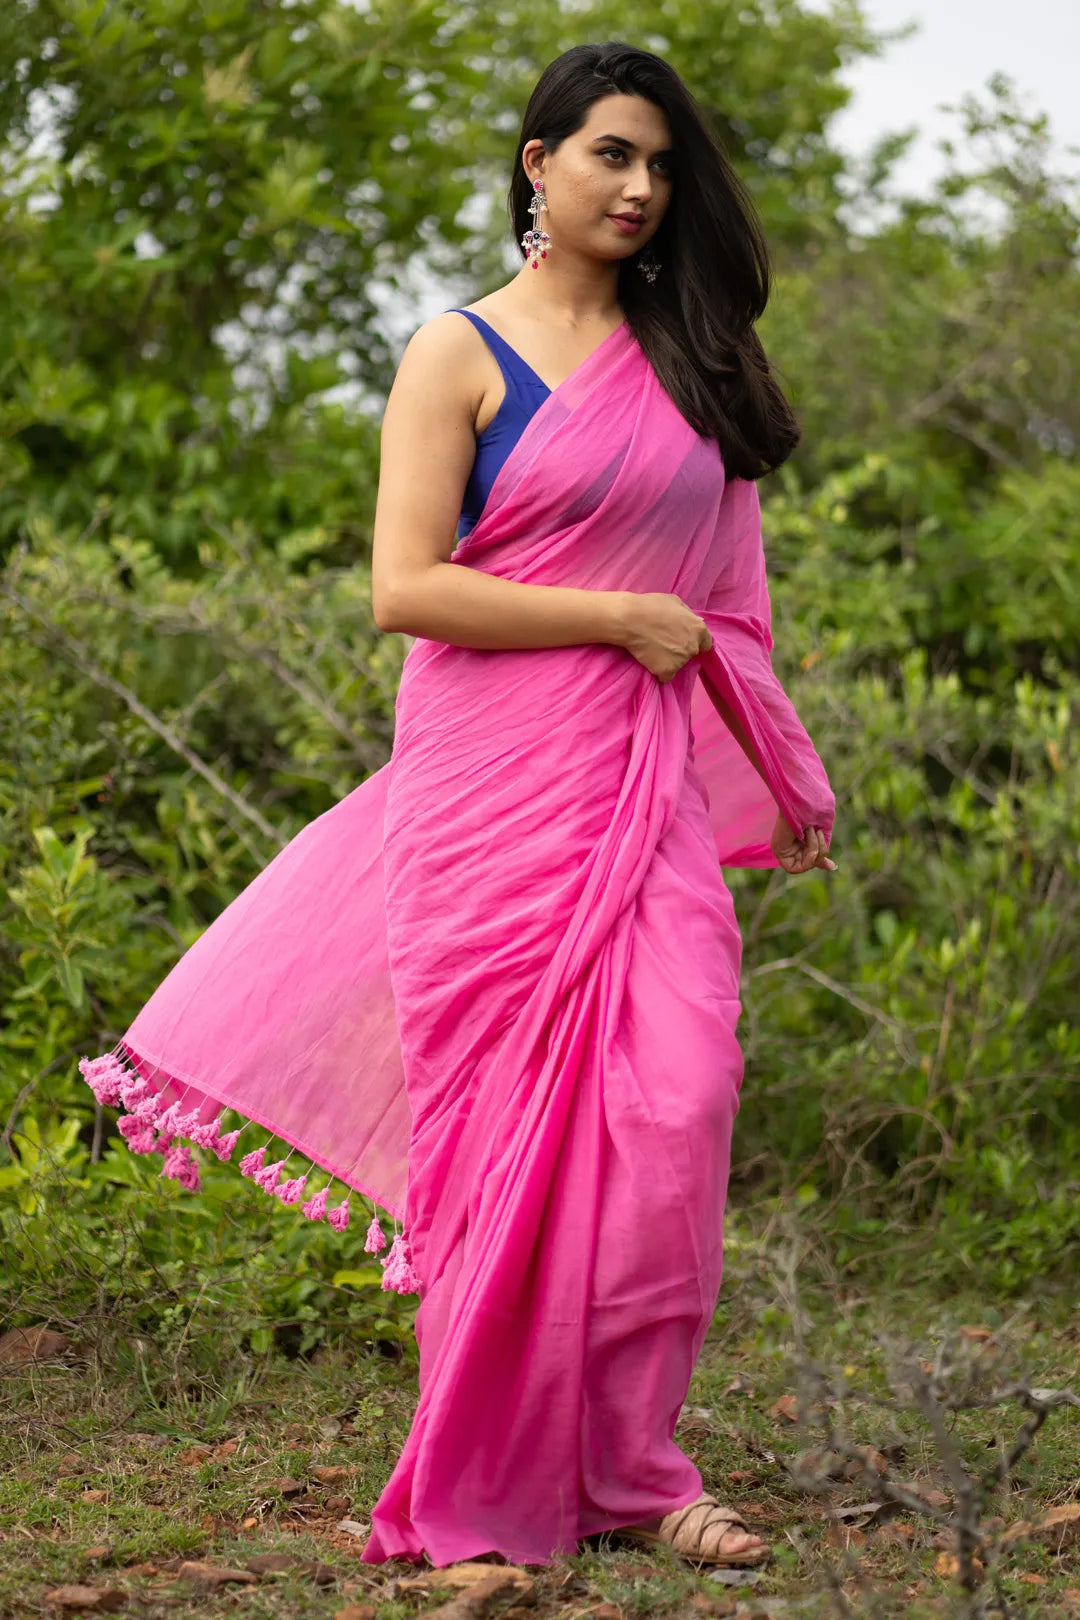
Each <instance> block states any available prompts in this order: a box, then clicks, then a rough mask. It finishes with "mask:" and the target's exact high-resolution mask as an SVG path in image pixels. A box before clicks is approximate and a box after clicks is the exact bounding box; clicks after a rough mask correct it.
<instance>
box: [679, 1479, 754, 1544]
mask: <svg viewBox="0 0 1080 1620" xmlns="http://www.w3.org/2000/svg"><path fill="white" fill-rule="evenodd" d="M694 1515H697V1516H698V1519H697V1523H696V1524H694V1525H691V1519H692V1518H693V1516H694ZM718 1521H719V1523H720V1524H723V1525H726V1526H727V1527H728V1528H729V1529H730V1528H734V1529H737V1530H746V1531H749V1529H750V1526H749V1525H748V1524H747V1522H746V1520H745V1519H744V1518H743V1517H742V1515H741V1514H739V1513H736V1512H735V1510H734V1508H729V1507H724V1506H723V1505H722V1504H721V1503H720V1502H718V1501H717V1500H716V1498H715V1496H710V1495H709V1494H708V1493H707V1492H706V1493H705V1494H704V1495H703V1496H699V1497H698V1499H697V1501H696V1502H690V1503H688V1504H687V1506H686V1507H684V1508H676V1509H675V1510H674V1512H673V1513H669V1514H667V1515H666V1516H665V1517H664V1519H663V1521H662V1522H661V1525H660V1534H661V1535H662V1536H663V1538H664V1540H665V1541H668V1542H669V1543H670V1545H671V1546H672V1547H674V1549H675V1551H676V1552H692V1551H693V1550H694V1549H695V1548H697V1549H698V1550H700V1549H701V1547H702V1545H703V1540H704V1537H705V1535H706V1533H707V1532H708V1531H709V1530H711V1529H713V1528H714V1527H715V1526H716V1525H717V1522H718ZM687 1531H689V1532H690V1536H691V1543H690V1544H689V1545H688V1544H687V1539H686V1532H687ZM725 1534H726V1531H721V1533H720V1536H719V1537H718V1542H717V1544H718V1545H719V1542H720V1541H722V1540H723V1538H724V1535H725Z"/></svg>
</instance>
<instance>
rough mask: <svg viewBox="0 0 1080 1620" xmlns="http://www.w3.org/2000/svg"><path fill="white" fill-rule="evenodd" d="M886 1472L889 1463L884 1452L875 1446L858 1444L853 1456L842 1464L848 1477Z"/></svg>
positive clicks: (853, 1477)
mask: <svg viewBox="0 0 1080 1620" xmlns="http://www.w3.org/2000/svg"><path fill="white" fill-rule="evenodd" d="M867 1472H870V1473H875V1474H887V1473H888V1472H889V1464H888V1461H887V1459H886V1457H885V1454H884V1453H883V1452H881V1451H879V1450H878V1449H877V1447H876V1446H860V1447H859V1448H858V1449H857V1450H856V1452H855V1455H854V1456H853V1457H850V1458H849V1459H848V1461H847V1462H846V1463H845V1464H844V1474H845V1476H846V1477H847V1478H848V1479H857V1478H858V1477H859V1476H860V1475H861V1474H864V1473H867Z"/></svg>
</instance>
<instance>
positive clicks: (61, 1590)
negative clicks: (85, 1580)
mask: <svg viewBox="0 0 1080 1620" xmlns="http://www.w3.org/2000/svg"><path fill="white" fill-rule="evenodd" d="M45 1602H46V1603H47V1604H48V1605H49V1607H50V1608H51V1609H86V1610H89V1611H90V1612H91V1613H98V1614H114V1613H115V1612H116V1610H117V1609H122V1608H123V1607H124V1604H125V1603H126V1602H127V1593H126V1592H125V1591H124V1589H123V1587H120V1586H54V1587H53V1588H52V1589H51V1590H50V1591H48V1592H46V1593H45Z"/></svg>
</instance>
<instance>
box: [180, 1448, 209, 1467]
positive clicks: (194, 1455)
mask: <svg viewBox="0 0 1080 1620" xmlns="http://www.w3.org/2000/svg"><path fill="white" fill-rule="evenodd" d="M213 1455H214V1448H213V1446H188V1447H187V1448H186V1449H185V1450H184V1451H182V1452H180V1454H179V1456H178V1457H177V1459H176V1460H177V1462H178V1463H179V1464H180V1465H181V1467H183V1468H194V1467H195V1465H196V1464H197V1463H201V1462H209V1460H210V1458H211V1457H212V1456H213Z"/></svg>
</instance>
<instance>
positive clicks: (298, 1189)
mask: <svg viewBox="0 0 1080 1620" xmlns="http://www.w3.org/2000/svg"><path fill="white" fill-rule="evenodd" d="M310 1174H311V1172H310V1171H305V1172H304V1174H303V1175H302V1176H297V1177H296V1179H295V1180H294V1181H283V1182H282V1183H281V1186H280V1187H275V1189H274V1196H275V1197H276V1198H280V1199H281V1202H282V1203H283V1204H298V1203H299V1202H300V1200H301V1198H303V1196H304V1187H305V1184H306V1183H307V1178H308V1176H309V1175H310Z"/></svg>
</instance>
